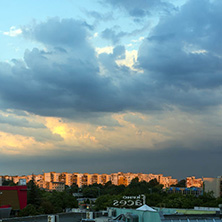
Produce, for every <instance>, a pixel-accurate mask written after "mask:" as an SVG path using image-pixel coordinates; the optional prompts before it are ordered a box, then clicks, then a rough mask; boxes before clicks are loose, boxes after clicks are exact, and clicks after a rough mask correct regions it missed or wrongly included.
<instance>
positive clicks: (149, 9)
mask: <svg viewBox="0 0 222 222" xmlns="http://www.w3.org/2000/svg"><path fill="white" fill-rule="evenodd" d="M105 2H106V3H108V4H110V5H112V6H114V7H115V8H116V7H119V8H123V9H124V10H126V11H127V12H128V13H129V15H130V16H132V17H135V18H143V17H145V16H147V15H150V14H152V13H153V12H158V11H162V12H167V13H169V12H170V11H171V10H172V9H174V7H173V5H172V4H170V3H168V2H167V1H162V0H137V1H131V0H122V1H119V0H106V1H105Z"/></svg>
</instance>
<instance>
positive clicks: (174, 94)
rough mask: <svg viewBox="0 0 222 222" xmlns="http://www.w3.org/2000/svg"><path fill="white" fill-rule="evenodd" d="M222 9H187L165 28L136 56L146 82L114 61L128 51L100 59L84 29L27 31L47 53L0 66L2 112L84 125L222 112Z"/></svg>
mask: <svg viewBox="0 0 222 222" xmlns="http://www.w3.org/2000/svg"><path fill="white" fill-rule="evenodd" d="M123 2H125V3H124V4H126V2H127V1H123ZM149 3H150V4H151V2H149ZM113 4H114V3H113ZM115 4H117V2H116V3H115ZM133 4H136V5H139V4H138V2H137V3H133ZM141 4H142V3H141ZM144 4H148V2H146V3H144ZM152 4H155V3H154V1H153V3H152ZM130 7H131V6H130ZM132 7H133V6H132ZM141 7H142V5H141ZM144 7H145V6H144ZM220 9H222V3H220V2H218V1H213V2H210V1H208V0H204V1H202V0H201V1H200V0H196V1H189V2H188V3H186V4H185V5H184V6H183V7H181V9H180V11H178V12H177V13H175V14H174V15H168V16H165V17H164V18H163V19H162V20H160V22H159V24H158V25H157V26H156V27H154V28H153V31H152V32H151V34H149V36H147V38H146V39H145V40H144V41H143V43H142V45H141V47H140V50H139V55H138V63H137V64H136V67H137V68H140V69H143V70H144V73H143V74H141V73H137V72H136V71H132V70H131V69H130V68H128V67H126V66H118V65H117V64H116V62H115V61H116V59H121V58H124V56H125V48H124V47H123V46H116V47H115V48H114V50H113V53H111V54H107V53H102V54H100V55H99V56H98V57H96V55H95V51H94V49H93V47H92V46H91V45H90V43H89V36H88V31H87V30H88V28H87V27H86V25H85V24H84V23H83V22H80V21H76V20H74V19H62V20H59V19H57V18H54V19H49V20H48V21H46V22H43V23H39V24H35V25H34V26H32V27H26V28H24V29H23V34H24V36H25V37H26V38H27V39H31V40H35V41H38V42H40V43H42V44H44V45H45V46H46V47H47V50H40V49H37V48H34V49H33V50H31V51H30V50H27V51H26V52H25V54H24V61H19V60H12V62H13V65H11V64H8V63H1V64H0V99H1V106H2V107H3V108H5V109H6V108H10V109H13V108H14V109H19V110H26V111H29V112H33V113H35V114H39V115H46V116H62V117H72V118H74V117H75V118H79V116H82V117H84V116H85V117H86V116H89V115H92V116H93V115H94V114H95V113H106V112H120V111H128V110H130V111H139V112H146V111H150V110H161V109H165V108H166V107H170V106H171V105H174V106H178V107H179V108H182V109H184V110H202V109H206V108H208V107H211V106H215V105H220V104H221V84H222V74H221V70H222V62H221V50H222V44H221V40H220V38H221V34H222V33H221V32H222V31H221V28H220V21H221V19H222V15H221V13H220V11H221V10H220ZM110 31H111V32H110ZM113 31H114V30H108V31H107V36H106V37H107V38H108V36H109V35H110V39H111V40H113V41H114V40H115V38H116V36H115V35H116V34H117V33H115V32H114V36H112V33H113ZM109 33H110V34H109ZM115 41H116V42H118V38H116V40H115ZM99 64H101V65H102V66H103V68H104V73H101V70H100V68H99Z"/></svg>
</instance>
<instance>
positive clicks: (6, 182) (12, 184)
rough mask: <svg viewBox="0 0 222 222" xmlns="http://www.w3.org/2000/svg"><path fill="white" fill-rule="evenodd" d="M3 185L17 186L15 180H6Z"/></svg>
mask: <svg viewBox="0 0 222 222" xmlns="http://www.w3.org/2000/svg"><path fill="white" fill-rule="evenodd" d="M2 186H16V184H15V183H14V182H13V180H4V181H3V183H2Z"/></svg>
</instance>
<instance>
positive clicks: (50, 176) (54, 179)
mask: <svg viewBox="0 0 222 222" xmlns="http://www.w3.org/2000/svg"><path fill="white" fill-rule="evenodd" d="M136 177H138V179H139V181H146V182H149V181H150V180H153V179H156V180H157V182H159V183H160V184H163V186H164V188H166V187H170V186H171V185H174V184H177V180H176V179H172V177H170V176H168V177H164V176H163V175H162V174H157V175H156V174H142V173H123V172H118V173H112V174H97V173H94V174H89V173H67V172H63V173H56V172H46V173H45V172H43V174H39V175H27V176H2V181H4V180H5V179H6V180H8V179H12V180H13V181H14V182H15V183H18V182H19V180H20V179H23V180H26V182H27V183H28V182H29V181H30V180H31V179H34V181H35V183H36V184H37V185H38V186H39V187H40V188H42V189H47V190H48V189H49V190H50V189H52V187H53V189H56V188H55V186H59V185H56V184H54V185H52V183H63V184H64V185H68V186H71V185H72V184H73V183H74V184H77V185H78V186H79V187H82V186H84V185H86V186H88V185H92V184H95V183H97V184H102V185H105V184H106V183H107V182H109V181H110V182H111V183H112V184H114V185H124V186H128V185H129V184H130V183H131V181H132V180H133V179H134V178H136ZM50 184H51V185H50Z"/></svg>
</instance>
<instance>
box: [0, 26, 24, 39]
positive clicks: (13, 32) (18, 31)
mask: <svg viewBox="0 0 222 222" xmlns="http://www.w3.org/2000/svg"><path fill="white" fill-rule="evenodd" d="M21 34H22V30H21V29H16V27H15V26H12V27H10V30H9V31H8V32H3V35H7V36H10V37H16V36H18V35H21Z"/></svg>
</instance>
